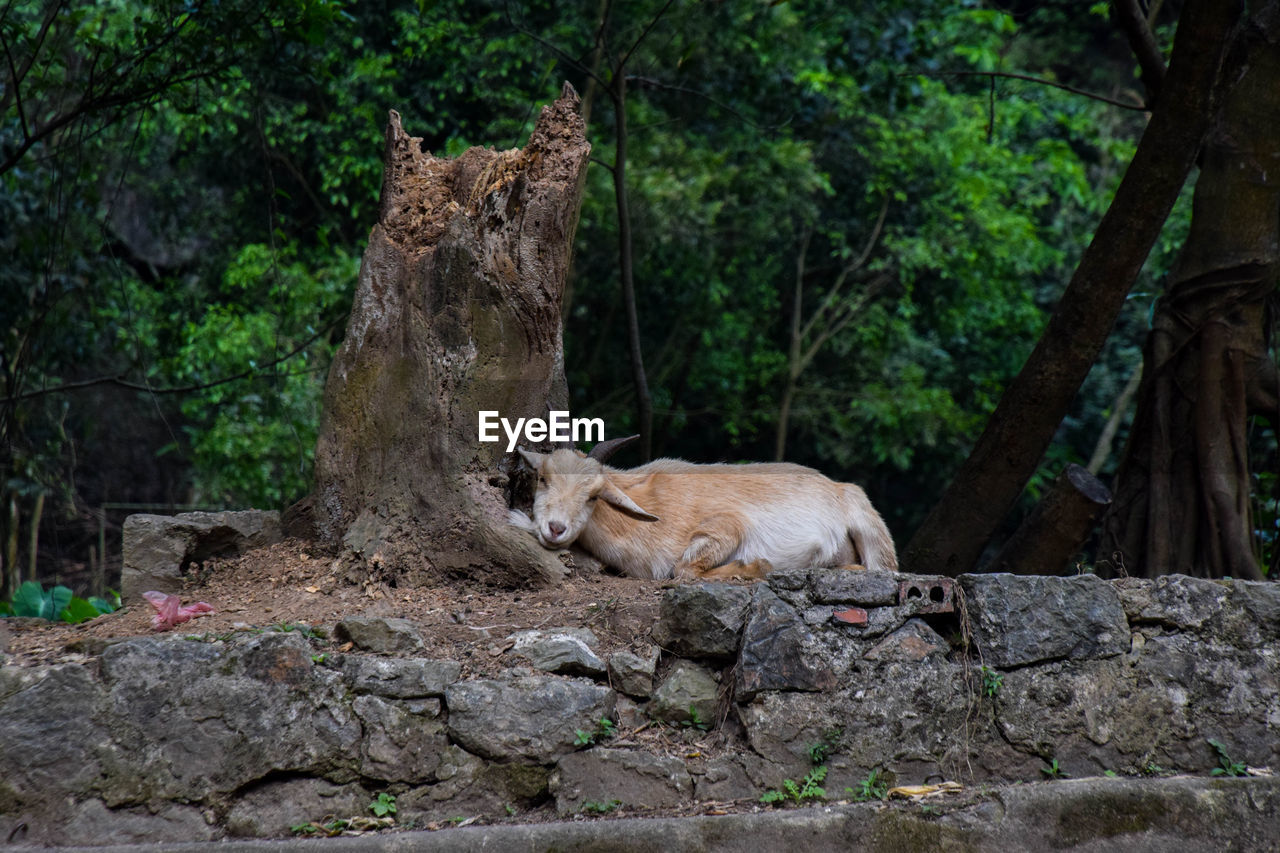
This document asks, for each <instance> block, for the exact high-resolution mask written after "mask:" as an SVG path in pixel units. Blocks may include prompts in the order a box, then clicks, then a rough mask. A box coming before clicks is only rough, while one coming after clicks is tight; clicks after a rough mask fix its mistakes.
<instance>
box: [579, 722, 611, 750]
mask: <svg viewBox="0 0 1280 853" xmlns="http://www.w3.org/2000/svg"><path fill="white" fill-rule="evenodd" d="M617 734H618V725H617V723H615V722H614V721H613V720H611V719H609V718H608V717H601V718H600V722H598V723H596V727H595V730H594V731H590V732H589V731H585V730H583V729H574V730H573V744H574V746H592V745H593V744H596V743H599V742H600V741H602V740H608V739H609V738H611V737H614V736H615V735H617Z"/></svg>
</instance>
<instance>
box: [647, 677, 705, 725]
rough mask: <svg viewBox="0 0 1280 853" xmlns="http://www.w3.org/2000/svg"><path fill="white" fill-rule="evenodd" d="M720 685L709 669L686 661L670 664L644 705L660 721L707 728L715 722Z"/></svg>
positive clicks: (651, 715) (652, 716) (653, 717)
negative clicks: (665, 675)
mask: <svg viewBox="0 0 1280 853" xmlns="http://www.w3.org/2000/svg"><path fill="white" fill-rule="evenodd" d="M719 693H720V685H719V683H718V682H717V681H716V679H715V676H714V675H713V674H712V672H711V670H709V669H707V668H706V667H705V666H700V665H698V664H696V663H692V662H690V661H680V662H679V663H677V664H676V665H675V666H674V667H672V668H671V672H669V673H667V677H666V678H665V679H663V681H662V684H661V685H659V686H658V689H657V690H655V691H654V693H653V699H651V700H650V701H649V705H648V708H647V709H646V710H647V712H648V714H649V716H650V717H651V718H652V719H655V720H659V721H661V722H664V723H690V724H693V725H698V726H703V727H706V728H711V727H712V726H714V725H715V722H716V710H717V708H718V707H719V704H720V702H719Z"/></svg>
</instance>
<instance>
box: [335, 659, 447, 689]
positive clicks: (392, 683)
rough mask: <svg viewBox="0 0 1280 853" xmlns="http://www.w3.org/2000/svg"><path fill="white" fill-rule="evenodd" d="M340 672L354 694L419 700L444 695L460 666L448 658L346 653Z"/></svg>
mask: <svg viewBox="0 0 1280 853" xmlns="http://www.w3.org/2000/svg"><path fill="white" fill-rule="evenodd" d="M342 671H343V674H344V675H345V676H346V677H347V679H348V680H349V681H350V682H351V689H352V690H354V691H355V692H356V693H372V694H374V695H376V696H385V697H387V698H389V699H420V698H425V697H428V696H444V691H445V688H446V687H448V686H449V685H450V684H453V683H454V682H455V681H457V680H458V675H459V673H460V672H461V671H462V666H461V665H460V664H459V663H458V662H457V661H451V660H430V659H429V658H404V659H402V658H376V657H368V656H366V655H348V656H347V657H346V658H345V659H344V660H343V662H342Z"/></svg>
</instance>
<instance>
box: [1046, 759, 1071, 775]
mask: <svg viewBox="0 0 1280 853" xmlns="http://www.w3.org/2000/svg"><path fill="white" fill-rule="evenodd" d="M1040 772H1041V773H1043V774H1044V775H1045V776H1046V777H1047V778H1049V779H1066V778H1068V777H1067V771H1065V770H1063V769H1062V768H1061V767H1059V766H1058V759H1056V758H1054V759H1052V760H1051V761H1050V762H1049V763H1048V764H1046V765H1045V766H1044V767H1041V768H1040Z"/></svg>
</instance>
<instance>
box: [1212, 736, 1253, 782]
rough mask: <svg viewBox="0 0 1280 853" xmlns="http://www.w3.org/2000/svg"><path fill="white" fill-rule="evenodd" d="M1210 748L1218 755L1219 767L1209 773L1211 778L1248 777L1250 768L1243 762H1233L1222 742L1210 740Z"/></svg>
mask: <svg viewBox="0 0 1280 853" xmlns="http://www.w3.org/2000/svg"><path fill="white" fill-rule="evenodd" d="M1209 746H1211V747H1213V750H1214V752H1216V753H1218V766H1217V767H1215V768H1213V769H1212V770H1210V771H1209V775H1210V776H1248V775H1249V768H1248V767H1246V766H1245V765H1244V762H1241V761H1232V760H1231V756H1230V755H1227V748H1226V747H1225V746H1223V745H1222V742H1221V741H1216V740H1214V739H1213V738H1209Z"/></svg>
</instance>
